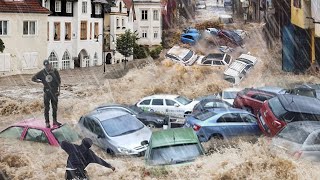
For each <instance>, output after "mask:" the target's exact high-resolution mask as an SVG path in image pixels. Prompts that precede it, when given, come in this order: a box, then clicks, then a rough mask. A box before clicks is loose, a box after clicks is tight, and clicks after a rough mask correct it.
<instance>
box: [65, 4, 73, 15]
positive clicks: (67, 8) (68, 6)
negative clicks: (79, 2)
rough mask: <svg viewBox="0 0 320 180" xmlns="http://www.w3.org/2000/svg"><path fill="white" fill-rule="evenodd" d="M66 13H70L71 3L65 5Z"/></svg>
mask: <svg viewBox="0 0 320 180" xmlns="http://www.w3.org/2000/svg"><path fill="white" fill-rule="evenodd" d="M66 12H67V13H72V2H67V4H66Z"/></svg>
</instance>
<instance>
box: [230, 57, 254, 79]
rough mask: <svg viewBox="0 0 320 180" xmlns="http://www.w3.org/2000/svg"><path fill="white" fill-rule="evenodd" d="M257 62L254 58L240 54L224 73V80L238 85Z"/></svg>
mask: <svg viewBox="0 0 320 180" xmlns="http://www.w3.org/2000/svg"><path fill="white" fill-rule="evenodd" d="M257 61H258V60H257V58H256V57H254V56H251V55H249V54H241V55H240V56H239V57H238V58H237V59H236V60H234V61H233V62H232V63H231V64H230V65H229V67H228V69H226V70H225V71H224V79H225V80H226V81H228V82H231V83H233V84H239V83H240V81H241V80H242V79H243V78H244V77H245V76H246V74H247V73H248V72H249V70H250V69H251V68H252V67H253V66H254V65H255V64H256V63H257Z"/></svg>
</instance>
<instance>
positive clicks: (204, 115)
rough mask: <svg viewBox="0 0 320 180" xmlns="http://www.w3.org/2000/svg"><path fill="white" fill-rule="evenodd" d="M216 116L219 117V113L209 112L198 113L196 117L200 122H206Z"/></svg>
mask: <svg viewBox="0 0 320 180" xmlns="http://www.w3.org/2000/svg"><path fill="white" fill-rule="evenodd" d="M215 115H217V113H215V112H212V111H207V112H205V113H198V114H196V115H195V116H194V117H195V118H196V119H198V120H200V121H205V120H207V119H209V118H211V117H212V116H215Z"/></svg>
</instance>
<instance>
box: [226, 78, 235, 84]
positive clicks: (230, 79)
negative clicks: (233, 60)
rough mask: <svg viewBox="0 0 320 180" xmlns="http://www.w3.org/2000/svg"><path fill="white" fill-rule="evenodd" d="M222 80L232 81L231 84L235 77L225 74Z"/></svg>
mask: <svg viewBox="0 0 320 180" xmlns="http://www.w3.org/2000/svg"><path fill="white" fill-rule="evenodd" d="M224 80H226V81H228V82H230V83H233V84H234V83H236V79H235V78H234V77H232V76H225V77H224Z"/></svg>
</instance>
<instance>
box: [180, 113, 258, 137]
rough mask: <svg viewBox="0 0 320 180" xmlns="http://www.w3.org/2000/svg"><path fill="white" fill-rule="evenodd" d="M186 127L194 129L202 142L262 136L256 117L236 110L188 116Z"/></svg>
mask: <svg viewBox="0 0 320 180" xmlns="http://www.w3.org/2000/svg"><path fill="white" fill-rule="evenodd" d="M184 127H186V128H190V127H192V128H193V130H194V131H195V132H196V134H197V135H198V138H199V140H200V141H201V142H206V141H209V140H211V139H230V138H233V137H238V136H257V135H260V134H261V131H260V129H259V126H258V124H257V119H256V117H255V116H254V115H253V114H251V113H249V112H248V111H245V110H242V109H235V108H227V109H226V108H216V109H213V110H208V111H207V112H205V113H199V114H196V115H190V116H187V117H186V123H185V125H184Z"/></svg>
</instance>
